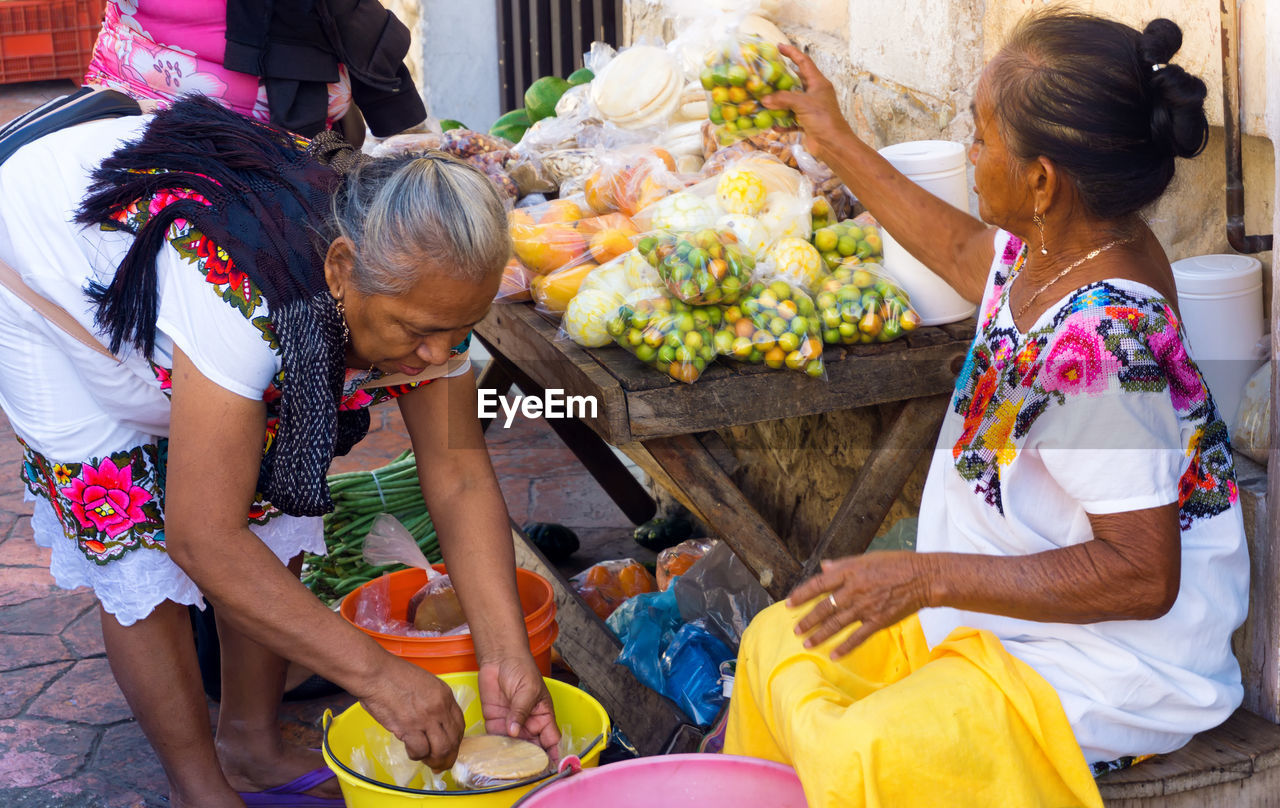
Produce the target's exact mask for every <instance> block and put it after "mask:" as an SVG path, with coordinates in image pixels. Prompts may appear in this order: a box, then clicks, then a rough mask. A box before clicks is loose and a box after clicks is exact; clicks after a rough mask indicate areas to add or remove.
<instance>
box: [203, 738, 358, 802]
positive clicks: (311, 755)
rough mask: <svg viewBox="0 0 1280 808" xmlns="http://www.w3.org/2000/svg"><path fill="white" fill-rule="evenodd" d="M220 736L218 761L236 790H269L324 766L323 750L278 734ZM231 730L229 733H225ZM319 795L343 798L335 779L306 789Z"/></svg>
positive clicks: (314, 794)
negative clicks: (267, 737)
mask: <svg viewBox="0 0 1280 808" xmlns="http://www.w3.org/2000/svg"><path fill="white" fill-rule="evenodd" d="M222 734H223V733H220V735H219V737H218V739H217V749H218V761H219V762H220V763H221V764H222V771H223V773H224V774H225V775H226V777H227V781H228V782H230V783H231V787H232V788H234V789H235V790H236V791H266V790H267V789H269V788H275V787H276V786H282V785H284V784H285V783H288V782H290V781H292V780H294V779H296V778H298V777H301V776H302V775H304V774H306V773H308V772H310V771H312V770H314V769H317V768H320V767H322V766H324V765H325V764H324V759H323V758H322V757H321V755H320V752H318V751H313V750H310V749H303V748H302V747H300V746H293V745H291V744H286V743H284V742H283V741H282V740H281V739H280V737H279V736H278V735H277V736H276V737H275V738H274V739H272V740H264V739H263V738H262V737H261V736H260V735H259V736H258V737H249V736H248V734H244V735H239V736H238V737H236V738H234V739H233V738H230V737H225V738H224V737H222ZM226 734H230V733H226ZM306 793H307V794H311V795H313V796H316V797H332V798H340V797H341V796H342V792H341V790H340V789H339V787H338V781H337V780H336V779H332V778H331V779H329V780H326V781H325V782H323V783H321V784H320V785H318V786H316V787H315V788H313V789H311V790H309V791H307V792H306Z"/></svg>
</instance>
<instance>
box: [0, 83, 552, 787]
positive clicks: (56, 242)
mask: <svg viewBox="0 0 1280 808" xmlns="http://www.w3.org/2000/svg"><path fill="white" fill-rule="evenodd" d="M77 220H78V221H79V222H80V224H76V223H75V222H76V221H77ZM505 220H506V215H505V211H504V210H503V206H502V203H501V202H500V200H499V198H498V196H497V193H496V191H495V189H494V188H493V186H492V185H491V184H490V183H489V182H488V180H487V179H485V177H484V176H483V175H482V174H480V173H478V172H476V171H474V170H473V169H471V168H469V167H468V166H466V165H463V164H462V163H459V162H457V161H455V160H452V159H450V158H446V157H427V158H422V159H397V160H391V161H367V160H364V159H362V158H358V157H357V156H356V155H353V154H352V153H351V151H350V149H349V148H345V144H343V143H341V141H338V140H337V138H335V137H333V136H332V135H330V134H327V133H326V134H322V135H320V136H319V137H317V139H316V140H315V141H314V142H310V143H308V142H307V141H303V140H299V139H297V138H295V137H294V136H293V135H290V134H288V133H286V132H283V131H281V130H277V129H274V128H272V127H269V126H267V125H264V124H259V123H255V122H252V121H249V120H247V119H244V118H241V117H240V116H238V115H236V114H234V113H232V112H227V111H225V110H223V109H222V108H221V107H219V106H218V105H217V104H215V103H213V102H211V101H208V100H206V99H201V98H193V99H188V100H184V101H180V102H178V103H177V104H175V105H174V106H173V108H172V109H169V110H167V111H165V112H162V113H160V114H158V115H156V116H155V117H154V118H152V117H145V116H135V117H125V118H119V119H116V120H106V121H99V122H95V123H87V124H83V125H80V126H75V127H71V128H68V129H64V130H62V131H60V132H56V133H54V134H50V135H46V136H45V137H43V138H40V139H38V140H36V141H34V142H33V143H30V144H29V145H26V146H24V147H22V148H21V149H19V150H18V151H17V152H16V153H15V154H14V156H13V157H12V158H11V159H10V160H8V161H7V162H6V163H5V164H4V165H3V167H0V260H3V261H5V262H6V263H9V264H11V265H12V266H13V267H14V268H15V269H16V270H17V272H18V273H19V274H20V275H22V276H23V277H24V278H25V280H26V282H27V285H29V286H30V287H32V288H33V289H35V290H36V291H37V292H38V293H39V294H41V295H43V296H44V297H46V298H48V299H49V300H51V301H53V302H56V303H58V304H60V305H61V306H62V307H63V308H64V309H66V310H67V311H69V312H70V313H71V314H72V316H73V317H75V318H76V319H77V320H78V321H80V322H81V323H82V324H83V325H85V326H86V327H88V328H90V329H93V330H97V332H98V334H99V336H100V338H101V339H102V340H103V341H104V342H105V343H106V344H107V345H108V346H109V347H110V349H111V351H112V352H114V353H115V354H116V356H117V357H118V359H119V361H118V362H117V361H113V360H112V359H109V358H107V357H104V356H102V355H101V354H99V353H97V352H95V351H94V350H92V349H90V348H89V347H86V346H85V345H84V344H81V343H80V342H78V341H76V340H75V339H73V338H72V337H70V336H68V335H67V334H66V333H64V332H63V331H61V330H59V329H58V328H56V327H54V326H53V325H51V323H50V322H49V321H48V320H46V319H45V318H44V317H43V316H42V315H41V314H40V313H39V312H38V311H36V310H34V309H33V308H31V307H29V306H27V305H26V304H25V303H23V302H21V301H20V300H18V299H17V298H16V297H14V296H12V295H11V294H10V293H9V292H8V291H0V298H3V302H4V305H2V306H0V405H3V407H4V410H5V412H6V414H7V415H8V416H9V418H10V420H11V422H12V424H13V427H14V430H15V431H16V432H17V434H18V436H19V438H20V439H21V440H22V442H23V445H24V447H25V450H26V463H25V466H24V469H23V475H24V478H25V480H26V483H27V485H28V487H29V489H30V491H31V493H32V494H33V495H34V496H35V497H36V506H35V515H34V519H33V526H34V531H35V537H36V541H37V542H39V543H41V544H43V545H45V546H49V547H51V548H52V557H53V560H52V572H53V575H54V577H55V579H56V580H57V582H58V584H59V585H60V586H64V587H75V586H90V587H92V588H93V590H94V593H95V594H96V596H97V598H98V600H99V602H100V604H101V616H102V628H103V635H104V637H105V639H106V647H107V658H108V660H109V661H110V663H111V669H112V671H113V673H114V674H115V677H116V680H117V681H118V682H119V684H120V687H121V689H122V690H123V691H124V694H125V697H126V698H127V699H128V701H129V705H130V707H131V708H132V709H133V713H134V715H135V717H136V718H137V719H138V722H139V723H140V724H141V726H142V729H143V731H144V732H145V733H146V735H147V738H148V739H149V740H150V741H151V743H152V746H153V747H154V748H155V751H156V754H157V756H158V757H159V759H160V762H161V763H162V764H163V766H164V769H165V773H166V774H167V776H168V778H169V783H170V788H171V802H172V804H173V805H174V806H175V808H182V807H183V806H194V805H199V806H202V808H209V807H212V806H242V805H243V804H244V802H246V801H247V802H251V803H252V804H255V805H269V804H282V805H283V804H289V805H324V804H331V805H335V806H337V805H341V800H332V799H331V800H329V801H328V803H326V802H324V801H323V800H321V801H317V800H314V799H310V798H305V797H302V796H298V795H295V794H291V793H284V794H281V793H279V792H280V790H281V789H280V788H279V787H282V786H283V787H284V789H283V790H284V791H285V792H298V791H309V792H311V794H312V796H316V795H318V796H321V797H324V796H327V795H335V794H336V792H337V789H336V787H335V786H336V784H335V783H333V782H329V783H327V784H326V783H320V784H319V785H318V786H317V782H318V781H322V780H324V779H325V776H324V775H325V774H326V773H327V772H326V770H324V769H323V767H322V766H321V761H320V757H319V754H318V753H317V752H314V751H307V750H305V749H297V748H293V747H290V746H287V745H286V744H285V743H284V742H283V741H282V739H281V736H280V731H279V728H278V726H277V723H276V708H277V706H278V704H279V702H280V694H281V688H282V686H283V682H284V678H283V677H284V670H285V669H284V659H285V658H288V659H292V660H296V661H298V662H299V663H301V664H304V665H306V666H307V667H308V668H311V669H312V670H315V671H317V672H319V673H321V674H322V675H324V676H325V677H327V678H328V679H330V680H332V681H334V682H336V683H338V684H340V685H341V686H342V687H344V688H345V689H346V690H348V691H349V692H351V693H352V694H354V695H356V696H358V697H359V698H360V700H361V702H363V703H364V705H365V707H367V708H368V710H369V712H370V713H372V714H373V715H374V717H375V718H377V719H378V721H379V722H381V723H382V724H383V725H384V726H386V727H387V728H388V729H390V730H392V731H393V732H394V733H395V734H396V735H397V736H398V737H399V738H401V739H402V740H403V741H404V742H405V745H406V746H407V748H408V750H409V752H410V754H411V755H413V756H414V757H415V758H424V759H426V760H427V761H428V762H429V763H430V764H431V765H433V766H435V767H437V768H439V767H445V766H448V765H450V764H451V763H452V761H453V756H454V754H455V752H456V749H457V745H458V741H459V738H460V736H461V733H462V729H463V721H462V714H461V712H460V711H459V709H458V706H457V704H456V703H455V702H454V700H453V696H452V693H451V691H450V689H449V688H448V687H447V686H446V685H444V684H443V683H442V682H441V681H440V680H438V679H436V678H435V677H434V676H432V675H430V674H428V673H427V672H426V671H423V670H421V669H420V668H417V667H415V666H414V665H412V664H410V663H407V662H404V661H402V660H400V659H397V658H396V657H393V656H391V655H390V654H388V653H386V652H385V651H383V650H382V649H381V648H380V647H379V646H377V645H376V644H375V643H374V642H373V641H372V640H371V639H370V638H369V637H368V636H367V635H365V634H363V633H361V632H360V631H359V630H358V629H356V628H355V627H354V626H352V625H350V624H349V623H347V622H346V621H344V620H343V619H342V618H341V617H339V616H338V615H336V614H335V613H334V612H332V611H330V610H329V609H327V608H325V606H324V605H323V604H322V603H320V602H319V601H318V600H317V599H316V598H315V597H314V596H312V595H311V593H309V592H308V591H307V590H306V589H305V588H304V587H303V586H302V585H301V584H300V583H299V582H298V578H297V573H298V561H299V559H300V554H301V553H302V552H303V551H308V552H314V553H323V552H324V541H323V538H322V536H321V523H320V519H319V515H320V514H322V513H324V512H325V511H327V510H329V509H331V508H332V502H331V500H330V498H329V493H328V489H327V486H326V485H325V474H326V471H327V469H328V465H329V462H330V460H331V459H332V458H333V456H334V455H335V454H342V453H344V452H346V451H347V450H348V449H349V448H350V447H351V446H352V445H353V444H354V443H355V442H356V441H358V440H360V438H362V437H363V436H364V433H365V431H366V430H367V428H368V423H369V416H368V410H367V407H368V406H369V405H370V404H372V403H376V402H378V401H385V400H388V399H390V398H395V400H396V401H397V402H398V404H399V406H400V409H401V412H403V414H404V420H405V425H406V426H407V428H408V431H409V437H410V438H411V440H412V443H413V448H414V451H415V453H416V455H417V463H418V471H419V475H420V477H421V480H422V490H423V495H424V496H425V498H426V502H427V505H428V507H429V508H430V509H431V515H432V518H433V519H434V520H435V523H436V525H437V526H438V529H439V533H440V543H441V547H442V549H443V550H444V555H445V559H446V561H447V562H448V564H449V571H450V573H451V574H452V576H453V579H454V581H455V582H456V584H457V591H458V594H459V597H460V598H461V601H462V605H463V607H464V609H465V611H466V615H467V618H468V621H469V622H470V625H471V629H472V634H473V636H474V639H475V643H476V650H477V658H478V660H479V663H480V697H481V701H482V702H483V703H484V714H485V717H486V719H487V722H488V727H489V731H491V732H499V733H508V732H510V733H513V734H515V733H520V734H522V735H524V736H525V737H528V738H532V739H535V740H537V741H539V742H541V743H542V744H543V745H544V746H547V747H549V748H554V745H555V743H556V742H557V740H558V737H559V735H558V731H557V729H556V725H555V721H554V716H553V715H552V711H551V702H550V699H549V697H548V695H547V691H546V689H545V687H544V685H543V681H542V678H541V676H540V675H539V672H538V669H537V667H536V665H535V663H534V661H533V658H532V656H531V654H530V652H529V645H528V637H527V635H526V632H525V628H524V620H523V616H522V614H521V609H520V602H519V599H518V597H517V594H516V584H515V563H514V557H513V550H512V546H511V534H510V528H509V526H508V525H509V522H508V517H507V512H506V508H505V506H504V504H503V501H502V496H501V493H500V492H499V489H498V485H497V480H496V478H495V476H494V473H493V470H492V468H491V466H490V463H489V458H488V455H487V453H486V452H485V449H484V443H483V439H482V437H481V433H480V427H479V422H478V421H477V419H476V404H475V398H476V388H475V380H474V378H473V376H472V373H471V372H470V365H469V362H468V361H467V360H466V355H465V354H466V348H467V342H468V338H469V334H470V330H471V327H472V326H473V325H474V324H475V323H476V322H477V321H478V320H480V319H481V318H482V317H483V316H484V314H485V312H486V311H487V310H488V308H489V304H490V301H491V300H492V299H493V296H494V293H495V292H496V290H497V288H498V283H499V280H500V278H501V274H502V266H503V264H504V263H505V262H506V260H507V257H508V253H509V251H510V242H509V241H508V238H507V235H506V226H505ZM86 290H87V291H88V293H89V294H88V295H86ZM397 374H399V375H400V376H401V381H400V382H398V383H396V384H394V385H392V382H391V380H390V378H389V377H390V376H392V375H397ZM404 377H410V378H408V379H407V381H406V380H405V378H404ZM431 377H435V378H434V381H430V383H427V382H426V381H425V380H427V379H430V378H431ZM384 379H385V381H383V380H384ZM380 382H382V383H381V384H380ZM389 385H391V386H389ZM204 598H207V599H208V600H210V601H213V602H214V603H216V604H217V607H218V610H217V619H218V623H219V635H220V637H221V641H222V658H223V662H224V667H223V677H222V679H223V684H222V704H221V709H220V711H219V715H218V726H217V735H216V743H215V739H214V736H213V734H212V732H211V730H210V727H209V721H208V710H207V707H206V703H205V699H204V695H203V693H202V692H201V688H200V677H199V673H198V670H197V666H196V657H195V651H194V646H193V644H192V641H191V629H190V623H189V621H188V617H187V604H199V603H202V602H203V599H204ZM317 767H320V770H319V772H316V771H315V770H316V769H317ZM268 789H274V790H275V791H276V793H274V794H261V793H258V792H262V791H265V790H268ZM237 792H240V793H239V794H238V793H237Z"/></svg>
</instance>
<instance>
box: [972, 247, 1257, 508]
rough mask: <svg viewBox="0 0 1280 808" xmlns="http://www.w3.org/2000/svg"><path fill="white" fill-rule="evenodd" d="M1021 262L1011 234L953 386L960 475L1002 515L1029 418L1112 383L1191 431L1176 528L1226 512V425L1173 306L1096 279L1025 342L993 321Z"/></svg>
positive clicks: (1231, 478)
mask: <svg viewBox="0 0 1280 808" xmlns="http://www.w3.org/2000/svg"><path fill="white" fill-rule="evenodd" d="M1025 256H1026V251H1025V247H1024V245H1022V243H1021V242H1020V241H1018V239H1017V238H1014V237H1011V238H1010V240H1009V243H1008V244H1007V245H1006V247H1005V250H1004V252H1003V254H1002V255H1001V260H1000V264H1001V266H1000V267H997V269H996V272H995V277H994V282H993V291H992V295H991V297H990V298H988V301H987V303H986V304H985V305H984V307H983V314H982V323H981V326H980V328H979V331H978V334H977V336H976V337H975V339H974V342H973V345H972V346H971V347H970V350H969V354H968V356H967V357H966V360H965V364H964V367H963V368H962V369H961V373H960V377H959V379H957V382H956V394H955V396H954V398H953V399H952V407H953V409H954V410H955V412H956V413H957V414H958V415H960V416H962V417H963V419H964V421H963V429H962V431H961V434H960V437H959V439H958V440H957V441H956V443H955V445H954V446H953V447H952V449H951V454H952V458H953V460H954V462H955V466H956V470H957V471H958V472H959V473H960V476H961V477H962V478H964V479H965V480H968V481H969V482H971V483H972V484H973V490H974V493H975V494H977V495H978V496H981V497H982V498H983V499H984V501H986V502H987V504H988V505H990V506H992V507H993V508H995V509H996V510H998V511H999V512H1001V513H1003V512H1004V508H1003V503H1002V501H1001V488H1000V475H1001V470H1002V469H1003V468H1006V467H1008V466H1009V465H1010V464H1011V463H1012V462H1013V461H1014V459H1015V458H1016V457H1017V454H1018V451H1019V441H1020V440H1021V439H1022V438H1023V437H1025V436H1026V435H1027V433H1028V432H1029V431H1030V430H1031V427H1032V425H1033V424H1034V423H1035V421H1036V419H1037V418H1039V416H1040V415H1042V414H1043V413H1045V412H1046V411H1047V410H1048V409H1049V408H1050V407H1052V406H1055V405H1057V406H1060V405H1062V404H1065V403H1066V402H1067V401H1068V399H1070V398H1075V397H1079V396H1099V395H1102V394H1104V393H1107V392H1108V391H1110V390H1111V389H1112V386H1113V385H1117V386H1118V387H1119V388H1120V390H1121V391H1124V392H1132V393H1166V394H1167V395H1168V396H1169V399H1170V402H1171V403H1172V405H1173V407H1174V409H1175V410H1176V411H1177V414H1178V417H1179V419H1180V420H1182V421H1183V422H1184V423H1190V424H1193V425H1194V427H1195V429H1194V433H1193V436H1192V438H1191V439H1190V441H1189V442H1188V445H1187V446H1186V447H1184V448H1185V451H1186V453H1187V456H1189V457H1191V458H1192V461H1191V465H1190V466H1189V468H1188V469H1187V470H1186V472H1184V474H1183V476H1182V478H1181V479H1180V481H1179V492H1178V508H1179V517H1180V521H1181V524H1182V527H1183V529H1184V530H1185V529H1186V528H1188V527H1190V525H1191V523H1192V522H1193V521H1194V520H1196V519H1203V518H1208V517H1211V516H1215V515H1217V514H1219V513H1222V512H1223V511H1225V510H1227V509H1228V508H1230V507H1231V505H1232V504H1233V503H1235V502H1236V500H1237V499H1238V497H1239V491H1238V489H1237V488H1236V482H1235V471H1234V465H1233V460H1232V456H1231V447H1230V443H1229V439H1228V435H1227V427H1226V424H1225V423H1224V422H1223V420H1222V418H1221V417H1220V416H1219V414H1218V411H1217V408H1216V407H1215V406H1214V403H1213V398H1212V396H1211V395H1210V393H1209V390H1208V387H1207V386H1206V385H1205V383H1204V380H1203V377H1202V376H1201V375H1200V371H1199V369H1198V368H1197V367H1196V365H1195V363H1194V362H1193V361H1192V360H1191V358H1190V357H1189V356H1188V355H1187V353H1186V349H1185V347H1184V344H1183V341H1182V335H1181V332H1180V326H1179V323H1178V318H1177V316H1176V315H1175V314H1174V312H1173V310H1172V309H1170V308H1169V306H1168V305H1167V304H1166V303H1165V301H1163V300H1161V299H1159V298H1155V297H1152V296H1146V295H1138V294H1133V293H1130V292H1126V291H1123V290H1121V289H1119V288H1118V287H1116V286H1114V285H1112V284H1108V283H1105V282H1103V283H1095V284H1092V285H1090V286H1087V287H1085V288H1083V289H1080V290H1079V291H1077V292H1076V293H1075V294H1074V295H1073V296H1072V297H1071V299H1070V300H1068V301H1067V303H1066V304H1065V305H1063V306H1062V307H1061V308H1059V310H1058V311H1057V312H1056V314H1055V315H1054V317H1053V319H1052V321H1051V322H1049V323H1047V324H1045V325H1044V326H1042V327H1040V328H1035V329H1033V330H1032V331H1030V332H1029V333H1028V334H1027V335H1026V336H1025V337H1023V336H1021V335H1020V334H1019V333H1018V331H1017V329H1016V328H1012V327H1001V326H1000V324H999V318H998V316H997V315H998V314H999V312H1000V311H1001V310H1002V309H1004V308H1005V306H1006V304H1007V292H1008V285H1009V280H1010V279H1011V278H1013V277H1014V275H1016V273H1017V272H1018V270H1019V269H1020V268H1021V266H1022V263H1023V261H1024V260H1025ZM1005 267H1007V268H1008V269H1007V270H1006V269H1005Z"/></svg>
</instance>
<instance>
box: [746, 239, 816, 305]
mask: <svg viewBox="0 0 1280 808" xmlns="http://www.w3.org/2000/svg"><path fill="white" fill-rule="evenodd" d="M825 274H826V266H825V265H824V264H823V262H822V255H821V254H819V253H818V250H817V248H815V247H814V246H813V245H812V244H810V243H809V242H808V241H806V240H805V239H802V238H795V237H789V238H784V239H779V240H778V242H777V243H776V244H774V245H773V247H771V248H770V249H769V253H768V255H767V256H766V258H765V260H764V262H763V263H762V264H761V266H760V275H761V276H762V277H768V278H779V279H781V280H784V281H786V282H787V283H789V284H792V285H793V286H797V287H799V288H801V289H804V290H805V291H806V292H810V293H812V292H813V291H814V290H815V289H817V287H818V284H819V283H820V282H821V281H822V279H823V276H824V275H825Z"/></svg>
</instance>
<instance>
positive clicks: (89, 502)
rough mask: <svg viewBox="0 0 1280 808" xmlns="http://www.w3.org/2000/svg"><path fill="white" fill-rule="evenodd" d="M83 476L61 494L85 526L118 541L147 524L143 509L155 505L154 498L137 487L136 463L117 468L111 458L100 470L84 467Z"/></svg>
mask: <svg viewBox="0 0 1280 808" xmlns="http://www.w3.org/2000/svg"><path fill="white" fill-rule="evenodd" d="M80 475H81V476H80V477H77V478H76V479H74V480H72V481H71V485H69V486H67V487H65V488H60V489H58V490H59V492H60V493H61V494H62V495H63V496H65V497H66V498H67V499H69V500H70V501H71V511H72V513H74V514H75V516H76V519H78V520H79V521H80V524H81V525H83V526H84V527H93V528H97V529H98V530H100V531H102V532H103V533H106V534H107V535H108V536H111V537H112V538H115V537H116V536H119V535H120V534H121V533H124V532H125V531H127V530H128V529H129V528H131V527H133V526H134V525H136V524H138V523H140V522H145V521H147V516H146V514H144V513H143V512H142V506H143V505H145V504H146V503H147V502H150V501H151V494H150V493H148V491H147V490H146V489H145V488H143V487H142V486H140V485H134V484H133V463H126V464H125V466H124V468H117V467H116V464H115V463H114V462H113V461H112V460H111V458H109V457H108V458H104V459H103V461H102V462H101V463H100V464H98V467H97V468H96V469H95V468H93V467H92V466H90V465H87V464H86V465H84V466H83V467H81V470H80Z"/></svg>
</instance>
